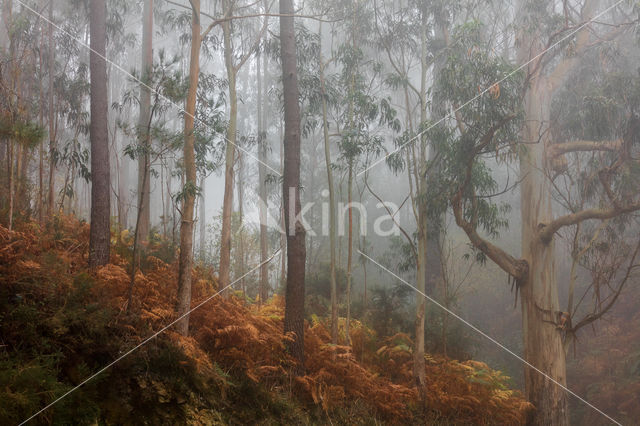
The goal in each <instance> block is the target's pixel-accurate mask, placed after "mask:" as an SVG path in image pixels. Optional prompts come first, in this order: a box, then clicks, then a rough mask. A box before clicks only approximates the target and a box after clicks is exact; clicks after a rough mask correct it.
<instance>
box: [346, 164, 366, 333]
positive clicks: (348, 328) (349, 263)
mask: <svg viewBox="0 0 640 426" xmlns="http://www.w3.org/2000/svg"><path fill="white" fill-rule="evenodd" d="M352 190H353V163H352V162H350V163H349V178H348V179H347V205H348V206H349V236H348V238H347V240H348V242H347V244H348V245H349V246H348V247H347V321H346V324H345V327H344V337H345V341H346V342H345V344H347V345H351V337H350V335H349V332H350V331H351V324H350V323H351V273H352V270H351V268H352V260H353V209H352V208H351V201H352ZM361 219H362V218H361Z"/></svg>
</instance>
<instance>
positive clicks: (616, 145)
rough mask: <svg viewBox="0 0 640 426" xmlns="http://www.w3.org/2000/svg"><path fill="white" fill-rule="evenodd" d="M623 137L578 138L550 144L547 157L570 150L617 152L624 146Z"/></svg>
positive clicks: (550, 157)
mask: <svg viewBox="0 0 640 426" xmlns="http://www.w3.org/2000/svg"><path fill="white" fill-rule="evenodd" d="M622 146H623V142H622V139H616V140H610V141H586V140H577V141H572V142H563V143H557V144H552V145H549V147H548V148H547V158H549V159H553V158H556V157H558V156H560V155H563V154H567V153H569V152H582V151H606V152H615V151H618V150H620V148H622Z"/></svg>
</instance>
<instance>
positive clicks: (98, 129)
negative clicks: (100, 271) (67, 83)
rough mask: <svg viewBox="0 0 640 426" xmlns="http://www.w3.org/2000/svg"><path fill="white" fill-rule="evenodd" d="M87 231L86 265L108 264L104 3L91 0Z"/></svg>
mask: <svg viewBox="0 0 640 426" xmlns="http://www.w3.org/2000/svg"><path fill="white" fill-rule="evenodd" d="M90 15H91V18H90V26H91V54H90V59H89V67H90V69H91V125H90V136H91V231H90V237H89V266H90V267H92V268H93V267H96V266H100V265H106V264H107V263H108V262H109V249H110V247H109V244H110V242H111V234H110V212H111V210H110V209H111V205H110V199H111V197H110V194H111V181H110V170H109V143H108V132H109V131H108V128H107V123H108V121H107V108H108V105H107V102H108V100H107V99H108V98H107V63H106V61H105V59H104V57H105V44H106V4H105V0H91V9H90Z"/></svg>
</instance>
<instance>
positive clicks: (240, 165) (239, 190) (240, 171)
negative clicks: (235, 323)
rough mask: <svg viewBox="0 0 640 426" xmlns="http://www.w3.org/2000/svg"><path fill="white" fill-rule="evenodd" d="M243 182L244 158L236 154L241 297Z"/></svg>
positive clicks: (238, 261) (242, 273) (242, 288)
mask: <svg viewBox="0 0 640 426" xmlns="http://www.w3.org/2000/svg"><path fill="white" fill-rule="evenodd" d="M243 180H244V158H243V156H242V155H241V154H240V153H238V179H237V180H236V186H237V193H238V234H237V235H238V252H239V253H238V256H237V263H236V265H237V273H236V276H238V277H240V281H239V283H238V284H239V287H240V290H242V295H243V296H244V295H246V292H245V290H246V289H245V280H244V278H242V276H243V275H244V256H245V249H244V229H243V228H244V208H243V207H244V187H243V186H242V181H243Z"/></svg>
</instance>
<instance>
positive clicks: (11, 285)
mask: <svg viewBox="0 0 640 426" xmlns="http://www.w3.org/2000/svg"><path fill="white" fill-rule="evenodd" d="M88 235H89V233H88V225H87V224H84V223H80V222H78V221H77V220H75V219H73V218H71V217H65V218H58V219H56V221H55V223H52V224H50V225H48V227H47V228H46V229H44V230H40V229H39V226H38V225H37V224H34V223H25V224H21V225H19V226H18V227H17V231H14V232H9V231H8V230H7V229H5V228H2V227H0V286H1V287H0V288H1V289H2V293H1V294H0V297H2V298H4V299H6V300H5V301H3V303H2V304H1V305H0V309H1V311H0V313H1V314H2V316H3V317H6V318H8V320H7V322H5V323H4V324H3V325H2V329H1V331H2V337H3V343H2V344H3V347H2V348H0V350H1V351H2V352H3V353H2V357H11V356H14V357H15V356H16V354H19V355H20V356H18V357H15V358H14V359H13V360H12V361H9V359H8V358H7V359H5V363H4V364H3V365H2V368H10V367H11V368H23V369H28V368H29V366H30V365H32V364H33V361H32V359H31V358H30V357H33V358H35V357H36V356H44V355H46V354H45V353H44V352H46V350H50V351H51V352H52V353H56V354H57V355H56V361H55V363H54V364H55V365H51V366H49V365H48V364H46V363H45V362H44V361H42V362H40V361H38V362H39V363H40V364H39V365H40V368H41V369H42V372H41V374H43V375H46V374H53V375H54V376H55V377H54V378H51V381H52V383H53V384H52V385H51V387H50V388H48V389H47V388H46V386H44V385H43V386H40V387H38V388H37V389H34V388H26V389H24V388H21V387H20V386H21V383H22V382H21V381H24V380H26V379H24V377H22V376H20V375H19V374H18V373H16V374H13V373H12V374H8V373H5V374H2V375H0V388H4V389H5V392H4V395H0V396H3V397H4V398H5V399H4V400H5V402H4V403H0V418H4V419H5V420H11V421H14V420H23V418H20V416H22V417H24V416H25V415H27V414H29V413H30V412H33V411H37V409H39V408H40V407H41V406H43V405H45V404H46V403H48V402H50V401H51V400H53V399H54V398H55V397H56V396H58V395H59V394H61V393H63V391H64V390H68V389H70V388H71V387H72V386H73V385H76V384H78V383H80V381H81V380H83V379H84V378H86V377H88V376H89V375H91V374H92V373H93V372H95V371H97V370H99V369H100V367H101V366H104V365H106V364H108V363H109V362H110V361H112V360H113V359H115V358H117V357H118V356H119V355H121V354H122V353H125V352H126V351H127V350H129V349H130V348H132V347H134V346H136V345H137V344H139V343H140V342H142V341H144V339H146V338H147V337H148V336H150V335H152V334H153V333H154V331H157V330H160V329H161V328H163V327H164V326H166V325H167V324H169V323H170V322H172V321H173V320H174V319H175V318H176V316H175V310H174V305H175V297H176V291H177V284H176V283H177V265H176V264H167V263H165V262H164V261H162V260H161V259H159V258H153V257H151V258H147V259H146V261H145V262H144V265H145V266H144V267H143V270H142V271H139V272H138V273H137V275H136V280H135V286H134V291H133V305H132V307H131V309H130V312H129V313H127V312H126V310H125V308H126V301H127V291H128V286H129V283H130V278H129V262H128V260H127V259H125V258H124V257H123V256H122V255H118V254H114V255H113V256H112V259H111V260H112V261H111V263H110V264H109V265H107V266H105V267H102V268H99V269H97V270H95V271H88V270H87V269H86V266H85V265H86V264H87V242H88ZM118 240H119V241H114V242H115V243H116V244H123V242H122V239H121V238H120V239H118ZM118 252H119V253H124V252H125V251H118ZM193 280H194V281H193V282H194V286H193V306H196V305H198V304H199V303H200V302H202V301H203V300H205V299H207V298H209V297H210V296H212V295H214V294H215V293H216V291H217V286H216V280H215V275H214V273H213V271H212V270H210V269H208V268H205V267H197V268H196V269H195V270H194V275H193ZM15 300H17V303H18V304H26V305H29V306H32V307H33V308H34V309H37V310H39V311H37V312H36V311H35V310H34V311H30V312H31V314H32V315H36V317H34V318H38V319H37V321H41V322H42V324H43V325H41V326H39V327H40V329H39V330H33V333H35V334H34V336H32V337H33V339H34V340H33V343H30V345H32V346H33V347H34V348H36V347H37V349H36V350H33V351H28V350H27V349H25V347H22V346H21V344H20V343H19V342H21V341H26V340H21V338H20V330H18V329H17V328H19V323H18V322H17V321H18V319H19V318H22V317H18V316H16V315H17V314H15V310H16V309H17V308H15V303H13V302H7V301H15ZM71 309H73V311H71ZM70 312H73V313H70ZM31 314H30V315H31ZM37 315H40V316H37ZM98 318H99V319H98ZM34 321H35V320H34ZM99 321H101V322H99ZM351 328H352V340H353V342H354V347H353V349H352V348H350V347H347V346H335V345H332V344H330V341H331V339H330V336H329V333H328V331H327V327H326V324H325V322H324V321H323V320H322V319H318V318H317V317H315V316H312V317H310V318H309V320H308V321H307V326H306V332H305V333H306V334H305V351H306V362H305V368H306V375H305V376H302V377H293V376H292V375H290V366H291V365H292V364H291V361H290V358H289V356H288V354H287V352H286V349H285V345H284V342H283V335H282V329H283V301H282V299H281V298H280V297H279V296H274V297H273V298H272V300H271V301H270V302H269V303H267V304H264V305H262V306H258V305H257V304H255V305H254V304H250V303H247V302H246V301H245V300H244V299H241V298H238V297H235V296H234V295H233V294H227V295H221V296H217V297H213V298H212V299H211V300H210V301H209V302H208V303H207V304H205V305H203V306H202V307H201V308H199V309H198V310H196V311H194V312H193V313H192V314H191V318H190V331H191V337H189V338H183V337H181V336H179V335H178V334H176V333H174V332H172V331H171V329H169V330H167V331H166V332H164V333H163V334H161V335H160V336H158V337H157V338H156V339H154V340H152V341H150V342H149V343H148V344H147V345H145V346H143V347H142V348H140V349H139V350H137V351H136V352H134V353H132V354H131V355H130V356H129V357H127V358H125V359H123V360H122V361H121V362H120V363H119V364H116V365H115V366H114V367H113V368H112V369H111V370H113V371H107V372H105V373H104V374H103V376H104V377H98V378H96V379H95V381H96V382H98V383H100V384H101V386H100V387H92V386H91V384H87V385H86V386H85V387H84V388H83V389H81V390H78V391H77V393H78V394H79V395H81V396H82V398H83V399H82V400H83V401H92V402H91V403H92V404H93V405H91V407H94V408H92V409H91V411H89V412H86V413H84V414H82V415H83V416H85V418H86V419H94V418H103V419H106V420H107V422H112V423H113V422H115V423H118V422H119V421H121V420H122V419H123V418H125V417H123V416H126V415H129V416H130V415H133V414H136V413H138V415H145V416H150V417H151V418H155V419H157V421H168V419H173V420H175V419H176V418H179V419H180V420H181V421H184V422H186V423H190V424H213V423H216V422H222V423H225V422H227V421H231V419H234V418H236V416H238V417H237V418H242V419H244V421H247V422H254V421H256V422H259V421H264V422H268V418H267V417H264V416H261V415H260V414H258V415H256V416H255V417H247V415H246V414H243V413H241V410H254V411H256V412H257V413H259V412H260V410H267V411H269V412H270V414H269V415H270V416H276V417H277V418H281V419H285V418H287V416H288V418H289V421H293V420H292V419H297V422H300V423H307V422H310V421H311V420H309V419H311V418H314V416H316V417H315V420H313V421H312V422H316V423H317V422H321V423H324V422H328V421H329V419H334V420H335V419H336V416H337V418H338V419H340V420H339V421H341V422H347V423H366V422H367V421H363V420H362V418H361V417H360V418H357V419H356V416H355V415H354V416H353V417H350V413H356V412H358V413H359V416H362V415H365V416H368V417H369V418H370V419H372V418H377V419H378V420H382V421H385V422H388V423H406V422H422V423H424V422H445V423H454V424H496V423H500V424H520V423H523V419H524V416H525V414H526V412H527V410H529V409H530V405H529V404H528V403H526V402H525V401H524V400H523V399H522V397H521V396H520V395H519V394H518V393H517V392H514V391H511V390H509V389H507V387H506V381H507V378H506V377H504V376H502V375H501V373H500V372H498V371H494V370H491V369H490V368H489V367H488V366H487V365H485V364H483V363H480V362H476V361H466V362H458V361H455V360H450V359H445V358H442V357H435V356H429V355H427V367H426V368H427V388H426V391H425V392H424V401H420V400H419V397H418V392H417V391H416V388H415V386H414V384H413V378H412V373H411V371H412V366H411V363H412V356H411V346H412V342H411V339H410V337H409V336H407V335H403V334H398V335H395V336H391V337H386V338H383V337H380V338H379V337H378V336H376V335H375V333H374V332H373V331H372V330H371V329H369V328H368V327H366V325H364V324H362V323H360V322H359V321H356V320H354V321H353V323H352V327H351ZM37 333H43V334H44V335H46V341H47V342H49V343H48V345H49V346H47V347H46V348H45V347H39V346H38V345H39V344H40V342H42V341H43V340H42V338H41V336H39V335H37ZM23 337H24V336H23ZM38 339H40V340H38ZM91 345H94V347H92V346H91ZM47 348H48V349H47ZM154 364H155V365H154ZM45 367H46V368H45ZM80 367H82V368H80ZM47 368H49V369H47ZM145 369H146V370H145ZM50 370H51V371H55V372H56V373H50ZM21 371H23V370H21ZM47 377H48V376H47ZM238 383H243V384H242V385H239V384H238ZM247 383H248V384H247ZM251 383H253V384H251ZM45 385H46V383H45ZM54 385H55V386H54ZM107 388H115V389H112V390H111V391H107V390H104V389H107ZM240 388H241V390H239V389H240ZM211 389H215V392H211ZM247 389H250V390H251V389H252V390H251V391H249V390H247ZM29 392H33V393H39V396H37V397H34V396H32V395H31V394H30V393H29ZM265 392H267V393H269V394H273V395H277V396H275V397H271V396H270V397H265V396H264V394H265ZM247 393H248V394H250V395H247ZM106 394H109V395H106ZM123 395H124V396H123ZM230 395H233V396H230ZM256 395H258V396H256ZM259 395H262V396H259ZM7 398H9V399H7ZM77 398H80V396H77ZM243 398H245V399H247V398H248V399H251V400H250V401H246V400H243ZM252 398H253V399H252ZM259 398H266V399H269V398H271V399H269V400H270V401H272V402H270V403H269V404H271V405H269V407H271V408H265V407H264V404H267V403H264V404H263V406H261V403H260V399H259ZM279 398H284V399H287V400H289V401H292V402H291V403H292V404H294V405H295V407H296V408H288V409H285V408H282V407H281V406H279V407H280V408H277V409H276V408H274V406H275V405H274V404H275V403H274V402H273V401H275V400H279ZM0 399H2V398H0ZM69 399H70V400H72V398H71V397H70V398H69ZM243 401H244V402H243ZM11 404H13V405H15V406H16V407H17V408H16V407H14V406H13V405H11ZM76 404H77V401H76ZM60 405H61V406H64V407H66V408H65V409H66V410H68V411H71V412H73V410H74V409H76V408H74V407H73V406H72V405H71V401H69V404H67V405H64V404H62V403H61V404H60ZM267 405H268V404H267ZM285 405H286V404H285ZM185 407H188V409H187V408H185ZM150 413H151V414H150ZM64 415H65V413H64V412H63V411H61V409H60V410H58V411H55V410H54V409H53V408H52V409H51V411H50V412H49V413H45V414H43V415H42V418H41V419H40V420H41V422H44V423H47V422H53V421H58V420H59V419H60V418H62V419H63V418H64ZM78 415H79V414H77V413H76V414H75V416H76V417H75V418H77V416H78ZM56 416H57V417H58V420H56ZM154 416H155V417H154ZM172 416H173V417H172ZM243 416H244V417H243ZM305 416H308V417H305ZM258 419H261V420H258ZM303 419H306V420H303ZM283 421H284V420H283Z"/></svg>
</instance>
